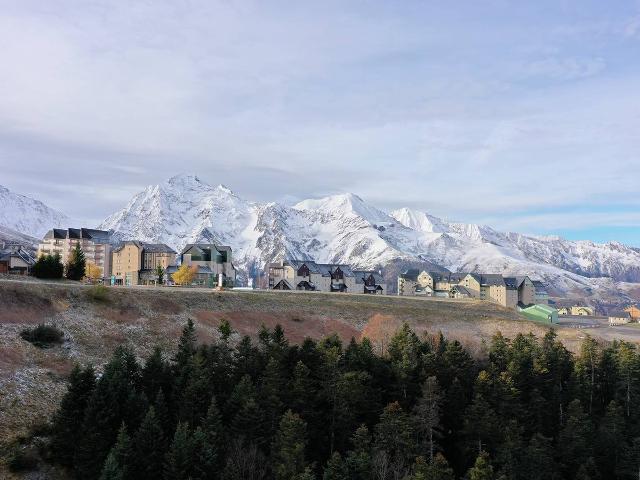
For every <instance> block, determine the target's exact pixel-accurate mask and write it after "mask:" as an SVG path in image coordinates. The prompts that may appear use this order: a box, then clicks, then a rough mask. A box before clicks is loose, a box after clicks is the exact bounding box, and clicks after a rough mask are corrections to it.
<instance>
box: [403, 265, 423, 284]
mask: <svg viewBox="0 0 640 480" xmlns="http://www.w3.org/2000/svg"><path fill="white" fill-rule="evenodd" d="M418 275H420V270H418V269H417V268H410V269H409V270H406V271H405V272H404V273H401V274H400V278H404V279H405V280H413V281H414V282H415V281H416V280H418Z"/></svg>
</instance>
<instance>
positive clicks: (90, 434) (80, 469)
mask: <svg viewBox="0 0 640 480" xmlns="http://www.w3.org/2000/svg"><path fill="white" fill-rule="evenodd" d="M138 382H139V372H138V365H137V362H136V359H135V356H134V355H133V354H132V353H131V351H129V350H127V349H126V348H122V347H119V348H117V349H116V350H115V352H114V354H113V357H112V359H111V360H110V361H109V363H108V364H107V365H106V366H105V368H104V372H103V374H102V376H101V377H100V379H99V380H98V382H97V383H96V388H95V389H94V390H93V393H92V394H91V398H90V399H89V401H88V402H87V407H86V410H85V415H84V418H83V424H82V429H81V431H80V434H79V436H78V438H76V439H75V440H74V443H73V444H74V445H76V449H75V450H76V451H75V456H74V466H75V468H76V472H77V474H78V476H79V477H80V478H87V479H92V478H97V477H98V476H99V475H100V472H101V471H102V467H103V465H104V461H105V459H106V457H107V455H108V454H109V451H110V450H111V447H112V446H113V444H114V443H115V441H116V437H117V435H118V430H119V429H120V426H121V424H122V422H123V421H124V422H125V423H126V424H127V425H129V428H136V427H137V424H138V422H139V418H138V417H139V411H138V405H139V402H138V399H139V395H138V393H137V390H136V386H137V384H138Z"/></svg>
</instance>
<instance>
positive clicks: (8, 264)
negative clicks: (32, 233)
mask: <svg viewBox="0 0 640 480" xmlns="http://www.w3.org/2000/svg"><path fill="white" fill-rule="evenodd" d="M35 262H36V260H35V258H33V255H32V253H30V252H29V251H27V250H25V249H24V247H22V246H20V245H9V246H6V247H5V248H3V249H1V250H0V273H9V274H17V275H28V274H29V273H31V267H33V264H34V263H35Z"/></svg>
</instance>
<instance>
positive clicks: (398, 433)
mask: <svg viewBox="0 0 640 480" xmlns="http://www.w3.org/2000/svg"><path fill="white" fill-rule="evenodd" d="M412 437H413V429H412V425H411V420H410V418H409V416H408V415H407V414H406V413H405V412H404V411H403V410H402V407H401V406H400V404H399V403H398V402H394V403H390V404H389V405H387V406H386V407H385V409H384V411H383V412H382V415H380V422H378V424H377V425H376V435H375V449H376V451H377V453H378V458H384V459H385V463H388V465H389V468H390V470H391V471H392V472H393V474H394V475H395V476H396V477H397V478H401V477H402V475H403V472H405V471H406V470H407V469H408V468H409V466H410V461H409V460H410V459H413V451H414V443H413V441H412Z"/></svg>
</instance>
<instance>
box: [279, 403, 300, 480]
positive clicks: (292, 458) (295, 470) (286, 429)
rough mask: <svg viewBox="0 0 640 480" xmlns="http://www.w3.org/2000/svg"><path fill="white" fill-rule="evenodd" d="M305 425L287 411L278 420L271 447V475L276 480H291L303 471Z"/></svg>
mask: <svg viewBox="0 0 640 480" xmlns="http://www.w3.org/2000/svg"><path fill="white" fill-rule="evenodd" d="M306 445H307V425H306V424H305V422H304V421H303V420H302V419H301V418H300V416H299V415H298V414H296V413H293V412H292V411H291V410H288V411H287V412H286V413H285V414H284V415H283V416H282V419H281V420H280V428H279V429H278V432H277V433H276V436H275V438H274V440H273V445H272V447H271V456H272V461H273V473H274V476H275V479H276V480H291V479H292V478H295V477H296V476H298V475H300V474H302V473H303V472H304V471H305V467H306V462H305V448H306Z"/></svg>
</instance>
